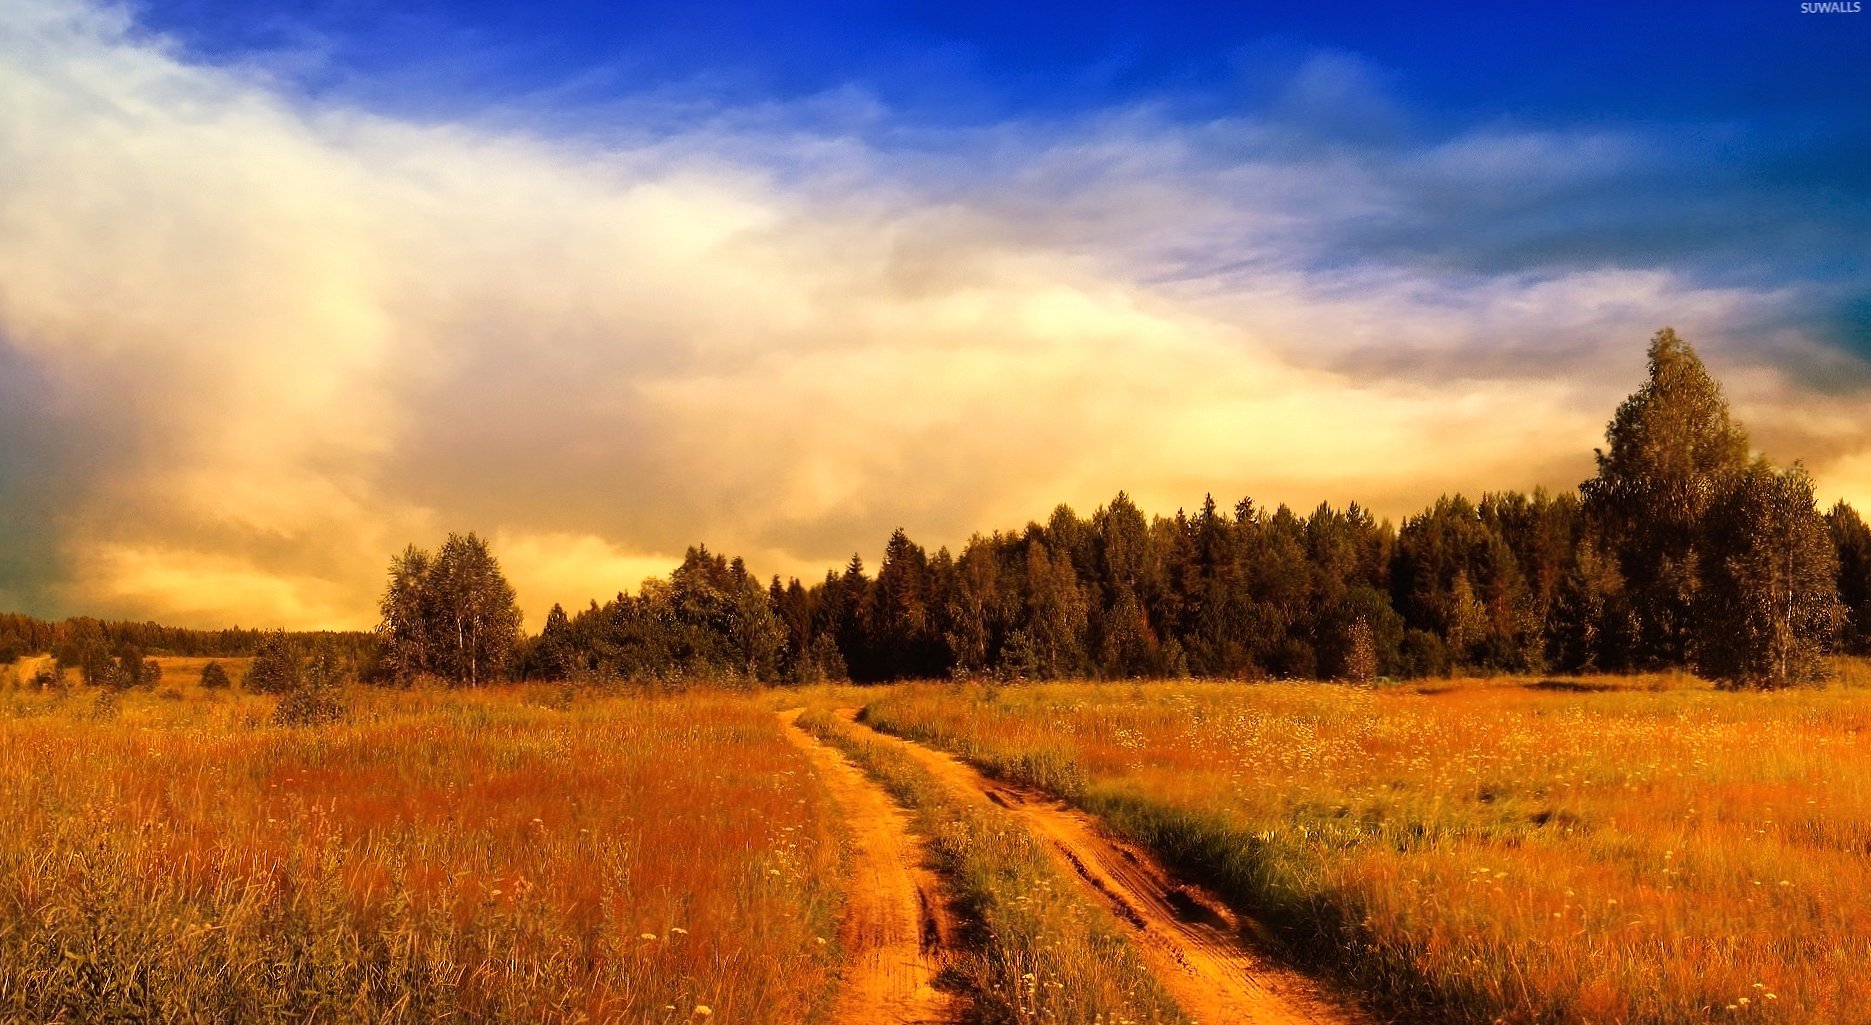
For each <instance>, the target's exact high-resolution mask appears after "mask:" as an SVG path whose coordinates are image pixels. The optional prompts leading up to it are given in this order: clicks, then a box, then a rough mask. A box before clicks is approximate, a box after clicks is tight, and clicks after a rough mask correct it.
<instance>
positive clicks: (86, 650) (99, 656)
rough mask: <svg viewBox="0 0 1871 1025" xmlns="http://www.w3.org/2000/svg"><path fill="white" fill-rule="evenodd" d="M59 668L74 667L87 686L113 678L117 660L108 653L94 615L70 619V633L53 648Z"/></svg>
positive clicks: (99, 684) (103, 685) (100, 683)
mask: <svg viewBox="0 0 1871 1025" xmlns="http://www.w3.org/2000/svg"><path fill="white" fill-rule="evenodd" d="M53 655H54V657H55V658H56V659H57V660H58V664H59V668H61V669H76V670H78V676H79V679H80V680H82V681H83V682H84V685H85V686H87V687H107V686H111V685H112V683H113V682H114V681H115V679H116V673H117V663H116V660H115V659H113V658H112V657H111V651H110V642H109V640H108V639H106V638H105V636H104V630H103V627H102V625H101V624H99V623H98V621H97V620H95V619H80V620H76V621H74V625H73V629H72V631H71V635H70V636H69V637H68V638H67V639H66V640H65V641H64V642H63V643H61V644H59V645H58V646H56V647H55V648H54V649H53Z"/></svg>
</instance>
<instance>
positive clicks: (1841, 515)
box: [1826, 502, 1871, 655]
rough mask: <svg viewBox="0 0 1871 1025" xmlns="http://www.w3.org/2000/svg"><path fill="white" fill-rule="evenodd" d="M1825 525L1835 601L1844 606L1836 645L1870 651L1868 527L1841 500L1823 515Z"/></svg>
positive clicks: (1870, 546) (1855, 651)
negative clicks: (1834, 565)
mask: <svg viewBox="0 0 1871 1025" xmlns="http://www.w3.org/2000/svg"><path fill="white" fill-rule="evenodd" d="M1826 526H1827V528H1829V529H1830V530H1831V532H1832V546H1833V547H1834V548H1835V549H1837V550H1838V560H1839V575H1838V590H1839V600H1840V601H1841V602H1842V603H1844V606H1845V621H1844V623H1843V624H1842V625H1841V628H1840V632H1839V633H1840V636H1839V641H1840V647H1841V648H1842V650H1844V651H1846V652H1848V653H1850V654H1853V655H1864V654H1868V653H1871V527H1867V526H1866V525H1865V521H1864V520H1863V519H1862V518H1860V517H1859V515H1858V510H1856V509H1853V508H1852V507H1851V506H1850V505H1848V504H1846V503H1845V502H1839V503H1838V504H1837V505H1834V506H1833V507H1832V511H1831V512H1829V513H1827V514H1826Z"/></svg>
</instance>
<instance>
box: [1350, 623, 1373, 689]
mask: <svg viewBox="0 0 1871 1025" xmlns="http://www.w3.org/2000/svg"><path fill="white" fill-rule="evenodd" d="M1346 633H1347V634H1348V635H1349V641H1348V643H1347V645H1346V649H1347V650H1346V653H1345V662H1344V665H1345V679H1347V680H1349V681H1351V682H1352V683H1370V682H1371V681H1372V680H1375V679H1377V638H1376V635H1375V634H1374V633H1372V631H1371V624H1370V623H1367V622H1365V621H1364V620H1362V619H1360V620H1357V621H1355V622H1353V623H1352V624H1351V627H1350V629H1349V630H1347V631H1346Z"/></svg>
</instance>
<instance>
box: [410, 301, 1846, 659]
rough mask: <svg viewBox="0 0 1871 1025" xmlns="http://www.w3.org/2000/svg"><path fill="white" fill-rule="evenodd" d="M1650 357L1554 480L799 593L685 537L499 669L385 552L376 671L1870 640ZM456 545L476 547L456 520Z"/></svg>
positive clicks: (1147, 532)
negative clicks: (1388, 514)
mask: <svg viewBox="0 0 1871 1025" xmlns="http://www.w3.org/2000/svg"><path fill="white" fill-rule="evenodd" d="M1648 355H1649V373H1648V377H1647V379H1646V380H1645V382H1644V383H1643V385H1642V386H1641V387H1640V388H1639V389H1638V391H1636V392H1635V393H1633V394H1632V395H1631V396H1630V397H1629V398H1628V399H1627V400H1626V401H1625V402H1624V403H1623V404H1622V405H1621V406H1620V407H1619V408H1618V410H1617V411H1616V413H1615V415H1614V416H1613V418H1612V420H1611V422H1610V424H1609V425H1608V427H1607V430H1606V441H1607V445H1606V447H1605V448H1604V449H1601V450H1600V451H1599V452H1598V454H1597V472H1596V474H1595V475H1594V476H1593V477H1592V478H1591V479H1589V480H1587V481H1585V482H1584V483H1583V484H1582V485H1581V486H1580V487H1579V488H1578V489H1577V491H1576V492H1566V493H1560V494H1552V493H1548V492H1546V491H1544V490H1536V491H1534V492H1533V493H1532V494H1524V493H1520V492H1500V493H1488V494H1484V495H1482V496H1481V498H1480V499H1479V500H1478V501H1471V500H1469V499H1468V498H1466V497H1463V496H1461V495H1453V496H1445V497H1443V498H1441V499H1438V500H1437V501H1436V502H1435V503H1434V504H1432V505H1431V506H1430V507H1429V508H1427V509H1425V510H1423V511H1422V512H1420V513H1418V514H1416V515H1414V516H1411V517H1409V518H1407V519H1406V520H1404V522H1403V524H1402V526H1401V527H1400V528H1393V527H1392V525H1391V524H1389V523H1388V522H1380V521H1378V520H1376V519H1375V518H1374V517H1373V516H1372V515H1371V514H1370V512H1369V511H1367V510H1365V509H1363V508H1361V507H1359V506H1358V505H1356V504H1352V505H1349V506H1347V507H1345V508H1343V509H1338V508H1334V507H1332V506H1331V505H1329V504H1321V505H1319V506H1318V507H1317V508H1315V509H1313V510H1312V511H1311V512H1310V513H1305V514H1301V513H1298V512H1295V511H1294V510H1292V509H1290V508H1288V507H1286V506H1284V505H1282V506H1278V507H1276V508H1274V509H1271V510H1269V509H1266V508H1264V507H1261V506H1259V505H1257V504H1255V502H1254V501H1253V500H1252V499H1248V498H1243V499H1241V500H1240V501H1238V502H1235V503H1234V504H1233V505H1232V506H1227V507H1224V506H1220V505H1218V504H1217V503H1216V502H1215V501H1214V499H1213V498H1212V496H1211V497H1209V498H1206V499H1204V500H1203V502H1202V503H1201V504H1200V505H1199V506H1198V507H1196V509H1195V511H1194V512H1193V513H1189V512H1186V511H1178V512H1177V513H1176V514H1175V515H1174V516H1155V517H1151V516H1146V515H1145V514H1144V512H1143V511H1142V510H1141V509H1139V508H1138V507H1137V505H1136V504H1135V503H1134V502H1133V501H1131V499H1130V498H1129V497H1128V496H1127V495H1125V494H1124V493H1122V492H1119V493H1118V494H1117V495H1116V496H1115V497H1114V498H1113V499H1112V500H1111V501H1110V502H1109V503H1107V504H1105V505H1103V506H1101V507H1099V508H1098V509H1097V510H1095V511H1094V512H1093V513H1092V514H1091V515H1090V516H1081V515H1079V514H1078V513H1076V512H1074V511H1073V510H1072V509H1071V508H1069V507H1067V506H1064V505H1061V506H1059V507H1058V508H1056V509H1054V510H1053V512H1052V514H1051V515H1050V516H1048V517H1047V518H1046V519H1045V521H1044V522H1039V521H1034V522H1031V523H1029V524H1027V526H1026V527H1025V528H1024V529H1021V530H1016V531H1006V532H1000V531H997V532H995V533H992V534H986V535H979V534H978V535H976V536H974V537H973V538H971V539H970V540H969V541H968V542H967V543H966V544H965V545H964V546H962V548H961V550H960V552H959V553H958V554H957V553H951V552H950V551H949V550H948V549H947V548H939V549H937V550H936V551H935V552H934V553H933V554H932V553H930V552H929V551H927V550H926V549H925V548H924V547H923V546H921V545H919V544H917V543H916V542H914V541H913V540H911V539H910V537H909V536H908V535H907V534H906V533H904V532H903V531H902V530H898V531H896V532H895V533H894V534H892V535H891V537H890V539H889V541H888V543H887V544H886V546H885V549H884V555H883V561H882V563H881V564H880V565H879V566H878V568H877V571H876V573H875V574H874V575H873V574H871V573H870V572H868V571H867V569H866V567H865V565H864V562H863V560H862V559H861V558H860V557H858V556H856V555H854V556H852V558H851V560H850V562H849V563H848V564H847V565H845V566H844V567H843V569H842V570H831V571H828V572H827V573H826V575H825V578H824V579H823V580H820V581H815V582H812V583H811V584H809V585H808V584H804V583H802V582H800V581H799V580H796V579H795V580H790V581H787V582H785V583H782V582H781V581H780V579H779V578H778V577H774V578H772V579H771V580H770V581H769V582H767V583H766V584H764V585H763V584H762V583H761V582H760V581H759V580H758V579H757V578H755V577H754V576H753V575H752V574H750V573H749V572H748V570H747V568H746V566H745V564H744V563H743V562H742V561H741V560H740V559H738V558H728V557H726V556H724V555H722V554H719V553H715V552H710V551H709V550H708V549H707V548H706V547H705V546H698V547H695V548H692V549H690V550H689V551H688V552H687V554H686V555H685V557H684V558H683V561H682V564H681V565H680V566H678V567H677V568H676V569H675V571H674V572H673V573H671V574H670V576H669V578H668V579H667V580H651V581H648V582H646V583H645V584H644V585H643V587H642V588H641V590H640V591H639V592H638V593H636V594H634V595H633V594H626V593H619V594H617V595H616V596H615V597H614V598H612V599H611V600H609V601H607V602H604V603H603V604H599V603H598V602H596V601H593V602H592V603H591V604H590V606H589V607H588V608H586V609H583V610H581V611H579V612H578V613H576V614H575V615H568V614H567V613H566V611H565V610H564V609H563V608H561V607H559V606H554V607H553V609H552V612H551V614H550V615H549V617H548V619H547V622H546V625H545V629H544V630H543V632H542V633H541V634H540V635H539V636H538V637H534V638H521V637H520V636H519V631H518V627H517V625H512V626H511V630H512V632H511V634H510V635H509V637H510V640H511V644H510V645H507V644H506V642H502V644H501V645H500V646H501V647H504V648H506V649H507V652H508V654H509V655H510V662H509V663H505V664H502V665H499V666H495V665H494V663H492V662H483V663H481V664H479V665H478V666H476V667H475V668H474V669H473V671H472V672H469V673H466V674H464V673H463V671H462V668H461V663H460V662H459V660H460V658H461V657H462V656H461V655H460V654H459V652H460V650H461V645H460V643H459V641H458V640H457V641H456V642H455V643H454V648H452V649H450V650H449V651H442V652H437V651H436V649H435V648H434V643H435V642H434V640H433V639H434V638H435V637H438V636H441V637H446V635H447V634H448V624H449V623H450V622H455V623H459V622H460V621H461V613H460V611H459V609H458V608H457V606H460V605H461V604H462V603H463V602H464V601H466V599H464V598H462V597H460V596H456V597H453V598H446V597H435V596H417V597H410V594H412V593H414V592H410V591H409V589H408V586H407V581H408V580H410V579H412V578H420V579H428V580H433V579H435V576H434V575H433V572H432V571H431V575H430V576H428V577H424V576H423V575H422V573H421V572H418V571H417V570H419V569H420V567H421V566H422V565H424V563H423V561H422V558H414V557H413V556H412V555H411V554H410V553H405V555H404V556H402V557H400V558H399V560H398V561H397V563H396V564H395V565H393V566H392V573H391V584H390V588H389V590H388V592H386V596H385V600H384V610H385V622H384V626H383V627H381V628H380V630H379V635H380V636H381V637H383V638H384V641H385V644H386V650H387V652H389V654H387V655H386V658H385V662H386V664H389V665H392V666H395V667H397V668H398V669H399V670H404V669H410V668H413V667H418V666H433V667H435V668H436V670H437V671H442V672H444V673H445V674H449V675H452V676H453V677H454V678H456V679H464V680H471V679H474V678H485V677H486V676H487V675H490V674H498V673H499V672H502V671H510V672H513V673H516V674H518V675H521V676H526V677H532V678H561V677H568V676H590V675H597V676H613V677H624V678H636V679H653V680H672V681H673V680H688V679H696V678H717V679H732V680H744V681H770V682H790V683H810V682H815V681H820V680H841V679H850V680H856V681H884V680H895V679H905V678H942V677H952V676H995V677H1002V678H1009V679H1046V678H1063V677H1101V678H1128V677H1145V676H1182V675H1193V676H1205V677H1239V678H1262V677H1290V678H1327V679H1330V678H1338V679H1351V680H1364V679H1370V678H1372V677H1376V676H1393V677H1405V676H1431V675H1443V674H1448V673H1453V672H1475V673H1493V672H1513V673H1527V672H1546V671H1564V672H1593V671H1643V670H1658V669H1667V668H1686V669H1691V670H1695V671H1699V672H1701V673H1703V674H1705V675H1708V676H1710V677H1713V678H1716V679H1718V680H1722V681H1726V682H1728V683H1731V684H1734V685H1747V686H1775V685H1783V684H1789V683H1797V682H1802V681H1807V680H1812V679H1815V678H1817V677H1818V676H1819V675H1821V673H1822V672H1823V661H1822V656H1823V655H1824V654H1826V653H1827V652H1831V651H1837V652H1848V653H1860V654H1862V653H1866V652H1867V651H1871V529H1867V527H1866V525H1865V523H1864V521H1863V520H1862V519H1861V518H1860V517H1859V515H1858V513H1857V512H1856V511H1855V510H1853V509H1852V508H1851V507H1850V506H1849V505H1847V504H1845V503H1842V502H1841V503H1839V504H1838V505H1837V506H1835V507H1834V508H1833V509H1832V510H1831V511H1830V512H1827V513H1825V514H1823V515H1822V514H1821V513H1820V512H1819V510H1818V509H1817V507H1816V505H1815V502H1814V497H1813V484H1812V480H1811V478H1810V477H1809V476H1808V475H1807V474H1806V472H1805V470H1804V469H1802V468H1801V467H1800V466H1799V465H1798V464H1795V465H1794V466H1792V467H1790V468H1778V467H1775V466H1773V465H1771V464H1770V463H1768V462H1767V461H1766V460H1765V459H1763V458H1759V457H1756V456H1754V455H1752V454H1751V451H1750V447H1749V443H1748V439H1747V435H1746V433H1745V431H1744V430H1743V429H1742V427H1741V425H1740V424H1738V423H1736V422H1735V421H1734V420H1733V418H1732V417H1731V416H1730V414H1729V409H1728V405H1727V402H1726V400H1725V399H1724V397H1723V395H1722V392H1721V387H1720V385H1719V383H1718V382H1717V381H1716V380H1715V379H1714V378H1713V377H1712V376H1711V375H1710V374H1709V372H1708V370H1707V368H1706V367H1705V366H1704V365H1703V363H1702V361H1701V359H1700V358H1699V357H1698V356H1697V355H1696V353H1695V350H1694V348H1693V347H1692V346H1690V345H1689V344H1688V343H1687V342H1686V341H1684V340H1683V339H1681V338H1680V337H1678V336H1677V335H1676V333H1675V332H1674V331H1672V330H1670V329H1667V328H1666V329H1664V330H1663V331H1660V332H1658V333H1657V335H1656V336H1655V337H1654V338H1653V339H1652V340H1651V343H1650V347H1649V353H1648ZM458 542H460V543H467V544H469V546H470V547H474V546H475V545H478V547H476V548H475V551H476V553H478V554H477V555H476V558H477V559H479V558H483V557H484V558H485V559H486V560H487V561H488V562H489V563H491V562H492V556H491V554H488V553H486V552H485V544H484V542H479V540H478V539H475V538H474V537H473V535H469V536H468V539H467V541H463V540H462V539H458V538H451V541H450V544H451V545H454V544H457V543H458ZM412 551H413V550H412ZM445 551H446V549H445ZM416 554H417V555H420V554H421V553H416ZM423 558H426V556H424V557H423ZM438 563H439V560H438ZM412 567H415V569H414V570H412ZM484 575H485V574H484ZM498 576H499V574H498V567H497V565H494V566H493V568H492V577H493V578H498ZM501 585H502V586H504V581H501ZM443 590H446V588H444V589H443ZM496 590H497V591H498V589H496ZM451 602H452V603H453V604H452V605H451V604H450V603H451ZM503 602H504V603H505V604H504V606H502V603H503ZM470 604H472V602H470ZM481 604H483V605H486V606H487V607H504V608H506V609H508V610H509V614H504V615H505V618H502V619H499V620H498V622H497V624H496V625H497V627H498V628H499V629H501V630H506V629H508V627H509V625H510V624H517V622H518V616H519V613H518V610H517V609H513V608H512V607H511V606H512V598H511V589H510V588H508V589H506V590H505V591H504V592H498V593H495V594H493V595H492V597H488V598H486V599H485V600H484V601H482V602H481ZM444 608H455V609H456V610H455V611H453V612H447V613H444V612H443V611H442V610H443V609H444ZM415 609H428V610H429V611H425V612H420V613H417V612H407V611H406V610H415ZM457 634H459V630H457ZM451 660H453V661H451Z"/></svg>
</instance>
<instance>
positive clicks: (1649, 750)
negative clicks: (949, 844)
mask: <svg viewBox="0 0 1871 1025" xmlns="http://www.w3.org/2000/svg"><path fill="white" fill-rule="evenodd" d="M1846 669H1847V670H1848V673H1847V675H1851V676H1854V677H1855V676H1856V675H1861V674H1862V672H1863V671H1862V669H1859V668H1856V667H1851V666H1847V667H1846ZM1611 682H1612V683H1613V684H1614V687H1613V689H1608V690H1577V689H1569V688H1572V687H1574V686H1576V685H1577V683H1578V681H1556V682H1554V683H1551V684H1548V685H1546V686H1540V685H1538V684H1539V681H1527V680H1507V681H1466V682H1460V683H1454V684H1450V685H1446V686H1442V685H1439V686H1434V687H1404V688H1396V689H1385V690H1378V691H1371V690H1359V689H1352V688H1347V687H1340V686H1329V685H1294V686H1287V685H1266V686H1237V685H1218V684H1188V683H1180V684H1177V683H1165V684H1151V685H1145V686H1134V685H1089V684H1064V685H1047V686H1033V687H1021V688H1011V687H1010V688H999V689H992V688H981V687H970V688H966V689H961V690H956V689H954V688H943V687H918V688H909V689H905V690H901V691H897V692H894V693H893V694H890V695H887V696H884V697H882V698H881V699H880V700H877V701H876V702H875V703H874V704H873V705H872V706H871V709H870V713H869V715H870V721H871V722H872V723H873V724H875V725H878V726H880V727H883V728H887V729H890V730H893V731H895V732H898V733H901V734H904V735H906V736H911V737H915V738H918V739H923V740H926V741H929V742H932V743H935V744H938V745H940V746H944V747H947V748H949V749H951V750H954V751H957V752H959V753H961V754H963V755H965V756H967V757H970V758H971V759H973V760H975V761H976V762H977V763H979V764H982V765H983V766H984V767H986V768H988V769H989V770H990V771H995V772H998V773H1001V774H1003V775H1008V776H1014V777H1019V778H1021V779H1023V780H1024V781H1027V782H1032V783H1038V784H1040V785H1044V786H1048V787H1051V788H1053V789H1055V790H1057V791H1059V792H1062V793H1065V794H1068V795H1071V796H1073V797H1074V798H1075V799H1077V800H1078V801H1079V802H1080V803H1082V804H1083V805H1085V806H1086V807H1087V808H1089V809H1090V810H1092V811H1094V812H1096V813H1099V814H1101V815H1104V816H1106V817H1107V818H1108V819H1109V820H1110V821H1112V822H1113V823H1114V824H1115V825H1116V826H1118V827H1119V828H1120V829H1122V830H1124V831H1126V832H1128V833H1130V834H1131V835H1133V836H1134V837H1135V838H1136V839H1138V840H1139V841H1141V842H1143V843H1145V844H1146V845H1148V846H1150V847H1152V848H1153V849H1155V850H1156V851H1158V852H1159V853H1160V854H1162V855H1163V856H1164V857H1165V858H1166V859H1168V860H1170V861H1172V862H1174V863H1177V864H1179V865H1180V866H1181V867H1182V868H1183V869H1184V870H1186V871H1189V872H1191V873H1193V874H1197V875H1199V876H1201V877H1203V878H1204V879H1205V880H1206V881H1208V882H1210V883H1212V884H1214V885H1216V886H1217V887H1218V888H1220V889H1222V890H1223V891H1224V892H1227V893H1228V894H1230V895H1231V896H1232V897H1233V898H1234V899H1236V900H1237V901H1240V902H1241V903H1243V904H1244V905H1248V906H1252V907H1255V908H1258V909H1260V910H1262V911H1263V912H1265V913H1268V914H1270V915H1271V916H1272V917H1273V918H1274V919H1275V920H1276V921H1277V922H1278V923H1279V924H1280V925H1281V926H1282V929H1283V932H1284V935H1286V936H1287V937H1288V938H1289V940H1290V942H1291V945H1292V947H1293V949H1294V952H1295V956H1297V957H1301V958H1306V959H1312V960H1315V961H1319V962H1323V963H1328V964H1330V965H1332V966H1333V967H1334V968H1335V969H1336V970H1337V971H1338V973H1339V974H1340V976H1341V978H1343V979H1345V980H1347V981H1348V982H1349V983H1350V984H1351V985H1353V986H1355V987H1357V988H1359V989H1361V990H1365V991H1367V992H1371V993H1375V994H1376V995H1377V996H1378V997H1379V998H1380V999H1381V1000H1382V1001H1384V1002H1386V1003H1388V1004H1389V1006H1390V1007H1391V1008H1392V1009H1393V1010H1396V1011H1400V1012H1402V1013H1405V1014H1407V1015H1410V1016H1413V1017H1416V1018H1418V1019H1420V1020H1430V1021H1469V1022H1492V1021H1496V1020H1502V1021H1507V1022H1534V1021H1540V1022H1548V1021H1560V1022H1717V1021H1719V1022H1732V1021H1745V1020H1750V1019H1761V1020H1782V1021H1789V1022H1794V1021H1798V1022H1821V1021H1823V1022H1862V1021H1867V1020H1871V976H1867V975H1866V974H1865V973H1864V972H1863V971H1862V968H1861V966H1862V965H1863V964H1864V963H1865V962H1866V959H1867V957H1871V905H1868V904H1867V903H1866V902H1865V900H1864V894H1866V893H1867V892H1871V695H1867V694H1866V693H1865V692H1864V691H1863V690H1860V689H1857V688H1856V687H1852V686H1843V687H1835V688H1833V689H1830V690H1825V691H1794V692H1786V693H1776V694H1727V693H1717V692H1714V691H1713V690H1711V689H1709V688H1708V687H1707V686H1706V685H1702V684H1700V683H1699V682H1697V681H1694V680H1691V679H1687V678H1681V677H1677V678H1644V679H1635V680H1625V681H1611ZM1845 682H1846V683H1848V684H1849V683H1850V682H1851V681H1850V680H1847V681H1845ZM1606 683H1607V681H1588V682H1585V685H1586V686H1604V685H1606Z"/></svg>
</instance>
